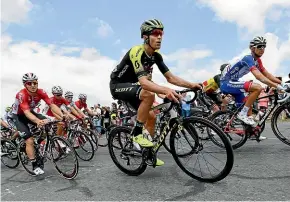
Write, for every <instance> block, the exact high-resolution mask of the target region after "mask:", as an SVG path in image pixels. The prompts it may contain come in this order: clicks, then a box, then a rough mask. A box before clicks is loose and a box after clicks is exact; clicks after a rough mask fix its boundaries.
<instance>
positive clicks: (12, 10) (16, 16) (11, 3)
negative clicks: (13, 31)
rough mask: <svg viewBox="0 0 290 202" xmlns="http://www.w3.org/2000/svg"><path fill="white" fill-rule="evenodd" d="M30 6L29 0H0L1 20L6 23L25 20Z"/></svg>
mask: <svg viewBox="0 0 290 202" xmlns="http://www.w3.org/2000/svg"><path fill="white" fill-rule="evenodd" d="M32 7H33V5H32V3H31V2H30V1H29V0H1V22H3V23H6V24H9V23H21V22H25V21H26V20H27V18H28V16H27V15H28V12H29V11H30V10H31V9H32Z"/></svg>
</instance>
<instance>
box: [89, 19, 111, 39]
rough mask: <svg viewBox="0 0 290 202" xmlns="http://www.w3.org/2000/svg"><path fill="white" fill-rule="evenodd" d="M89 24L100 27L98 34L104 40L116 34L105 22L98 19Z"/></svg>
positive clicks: (91, 20)
mask: <svg viewBox="0 0 290 202" xmlns="http://www.w3.org/2000/svg"><path fill="white" fill-rule="evenodd" d="M89 22H90V23H93V24H96V25H97V26H98V28H97V34H98V36H100V37H102V38H105V37H108V36H110V35H112V34H113V33H114V31H113V28H112V27H111V26H110V25H109V24H108V23H107V22H105V21H104V20H101V19H99V18H97V17H96V18H94V19H90V20H89Z"/></svg>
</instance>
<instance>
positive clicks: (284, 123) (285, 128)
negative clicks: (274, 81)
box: [271, 102, 290, 146]
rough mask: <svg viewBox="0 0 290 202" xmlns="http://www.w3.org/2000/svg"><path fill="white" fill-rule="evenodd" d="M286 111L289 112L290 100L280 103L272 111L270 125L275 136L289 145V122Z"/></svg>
mask: <svg viewBox="0 0 290 202" xmlns="http://www.w3.org/2000/svg"><path fill="white" fill-rule="evenodd" d="M287 111H288V112H290V102H287V103H285V104H282V105H281V106H279V107H278V108H277V109H276V110H275V111H274V113H273V116H272V119H271V127H272V130H273V132H274V134H275V135H276V137H277V138H278V139H279V140H281V141H282V142H283V143H285V144H287V145H289V146H290V132H289V131H290V123H289V119H287Z"/></svg>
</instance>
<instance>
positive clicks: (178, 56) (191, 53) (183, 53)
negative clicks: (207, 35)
mask: <svg viewBox="0 0 290 202" xmlns="http://www.w3.org/2000/svg"><path fill="white" fill-rule="evenodd" d="M211 55H212V51H211V50H190V49H185V48H183V49H179V50H177V51H176V52H174V53H171V54H169V55H164V58H165V59H166V60H168V61H176V60H196V59H202V58H206V57H209V56H211Z"/></svg>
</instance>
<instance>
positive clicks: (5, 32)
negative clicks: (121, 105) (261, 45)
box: [0, 0, 290, 112]
mask: <svg viewBox="0 0 290 202" xmlns="http://www.w3.org/2000/svg"><path fill="white" fill-rule="evenodd" d="M261 2H262V1H261V0H243V1H232V0H158V1H155V0H147V1H146V3H144V2H141V1H140V3H141V4H140V3H138V2H137V1H133V0H122V1H119V0H86V1H77V0H57V1H55V0H51V1H49V0H37V1H36V0H1V110H0V111H1V112H3V110H4V108H5V107H6V106H8V105H11V104H12V103H13V102H14V99H15V95H16V93H17V92H18V91H19V90H21V88H23V84H22V81H21V78H22V75H23V74H24V73H27V72H34V73H35V74H36V75H38V77H39V88H43V89H45V90H46V91H47V92H48V93H49V96H52V94H51V88H52V86H53V85H60V86H61V87H62V88H63V89H64V91H67V90H70V91H72V92H73V93H74V94H75V99H76V98H77V96H78V94H79V93H86V94H87V95H88V103H89V105H91V106H92V105H93V104H97V103H100V104H101V105H109V104H110V103H111V102H112V101H113V100H112V97H111V94H110V91H109V78H110V72H111V71H112V70H113V69H114V67H115V66H116V65H117V64H118V62H119V61H120V60H121V58H122V57H123V56H124V54H125V53H126V51H128V50H129V49H130V48H131V47H132V46H135V45H138V44H141V43H142V42H143V41H142V40H141V38H140V25H141V24H142V22H143V21H144V20H146V19H151V18H157V19H160V20H161V21H162V22H163V24H164V26H165V28H164V37H163V41H162V47H161V50H160V52H161V53H162V55H163V58H164V61H165V63H166V64H167V65H168V67H169V69H170V71H171V72H173V73H174V74H176V75H178V76H180V77H182V78H184V79H187V80H189V81H192V82H202V81H204V80H207V79H209V78H211V77H213V76H214V75H215V74H217V73H218V72H219V66H220V65H221V64H223V63H225V62H228V61H231V60H233V59H235V58H237V57H240V56H242V55H244V54H246V53H248V52H249V49H248V45H249V41H250V40H251V39H252V38H253V37H254V36H257V35H262V36H265V37H266V39H267V41H268V44H267V48H266V50H265V54H264V55H263V57H262V61H263V63H264V66H265V67H266V69H267V70H268V71H269V72H271V73H272V74H274V75H275V76H282V77H284V78H285V79H287V77H288V74H289V73H290V57H289V56H290V0H264V1H263V3H261ZM249 78H253V77H252V76H251V75H247V76H246V77H245V79H249ZM153 81H154V82H156V83H158V84H160V85H166V86H170V87H172V88H174V89H175V88H176V89H179V88H178V87H174V86H172V85H170V84H168V83H166V80H165V79H164V78H163V76H162V75H161V73H160V72H158V69H157V68H156V69H155V70H154V73H153Z"/></svg>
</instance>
